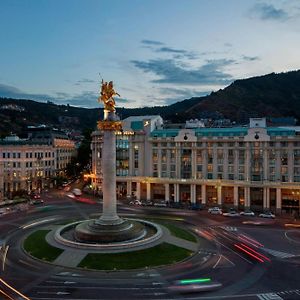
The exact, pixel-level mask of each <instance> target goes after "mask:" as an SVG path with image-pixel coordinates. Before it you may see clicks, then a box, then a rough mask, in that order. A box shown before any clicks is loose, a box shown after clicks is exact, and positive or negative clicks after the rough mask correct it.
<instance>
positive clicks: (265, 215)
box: [259, 211, 275, 219]
mask: <svg viewBox="0 0 300 300" xmlns="http://www.w3.org/2000/svg"><path fill="white" fill-rule="evenodd" d="M259 217H261V218H269V219H275V215H274V214H273V213H272V212H271V211H265V212H263V213H261V214H259Z"/></svg>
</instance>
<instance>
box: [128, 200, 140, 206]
mask: <svg viewBox="0 0 300 300" xmlns="http://www.w3.org/2000/svg"><path fill="white" fill-rule="evenodd" d="M129 205H142V202H141V201H140V200H133V201H130V202H129Z"/></svg>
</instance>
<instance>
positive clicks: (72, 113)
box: [0, 70, 300, 136]
mask: <svg viewBox="0 0 300 300" xmlns="http://www.w3.org/2000/svg"><path fill="white" fill-rule="evenodd" d="M18 107H19V108H18ZM22 109H24V110H22ZM45 112H46V113H45ZM117 113H118V114H119V115H120V117H121V118H122V119H124V118H126V117H128V116H133V115H156V114H160V115H161V116H162V117H163V118H164V119H166V120H170V121H172V122H183V121H185V120H187V119H191V118H198V119H199V118H211V117H212V118H228V119H231V120H232V121H236V122H237V123H241V124H243V123H247V122H248V120H249V118H250V117H265V116H266V117H294V118H296V119H298V120H300V70H296V71H289V72H285V73H277V74H276V73H270V74H267V75H261V76H255V77H250V78H246V79H238V80H235V81H234V82H232V83H231V84H230V85H229V86H227V87H225V88H224V89H220V90H218V91H216V92H212V93H211V94H210V95H207V96H204V97H192V98H190V99H184V100H182V101H179V102H176V103H174V104H171V105H168V106H155V107H143V108H122V107H118V108H117ZM101 114H102V111H101V109H100V108H81V107H75V106H71V105H58V104H54V103H52V102H47V103H43V102H38V101H34V100H30V99H12V98H1V97H0V118H1V120H2V122H1V123H0V134H1V136H5V135H7V134H9V133H10V132H11V131H13V132H14V133H17V134H20V133H21V132H24V130H25V129H26V127H27V126H29V125H39V124H45V125H50V126H54V127H57V126H58V127H61V128H68V129H73V130H81V129H84V128H95V126H96V123H97V120H99V119H100V118H101ZM298 122H299V121H298ZM12 124H13V126H12Z"/></svg>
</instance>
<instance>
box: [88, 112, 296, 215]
mask: <svg viewBox="0 0 300 300" xmlns="http://www.w3.org/2000/svg"><path fill="white" fill-rule="evenodd" d="M116 138H117V175H118V177H117V193H118V196H119V197H123V196H134V197H136V198H137V199H140V200H150V199H151V200H154V201H159V200H165V201H167V202H174V203H184V204H189V205H201V206H214V205H219V206H223V207H237V208H239V209H245V208H251V209H254V210H257V211H260V210H266V209H271V210H273V211H276V212H277V213H278V212H281V211H283V212H287V213H293V212H294V211H297V212H299V209H300V205H299V203H300V128H299V127H298V128H297V127H290V128H287V127H267V126H266V120H265V119H264V118H260V119H258V118H257V119H251V120H250V124H249V126H248V127H230V128H203V127H202V128H191V129H176V128H172V129H164V128H163V122H162V119H161V118H160V117H158V116H141V117H130V118H127V119H125V120H124V121H123V132H118V133H116ZM101 142H102V137H101V132H99V131H96V132H94V133H93V142H92V153H93V154H92V162H93V163H92V166H93V168H92V170H93V184H94V186H95V187H96V188H98V189H101V176H102V175H101Z"/></svg>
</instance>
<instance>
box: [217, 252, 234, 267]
mask: <svg viewBox="0 0 300 300" xmlns="http://www.w3.org/2000/svg"><path fill="white" fill-rule="evenodd" d="M222 258H223V259H226V260H227V261H228V262H229V263H230V264H231V265H232V266H233V267H234V266H235V264H234V263H233V262H232V261H231V260H229V259H228V258H227V257H226V256H224V255H222V254H221V256H220V257H219V259H218V261H217V262H216V263H215V265H214V266H213V269H215V268H216V267H217V265H218V264H219V263H220V261H221V259H222ZM218 268H222V266H220V267H218ZM223 268H226V267H223Z"/></svg>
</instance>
